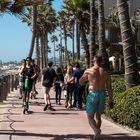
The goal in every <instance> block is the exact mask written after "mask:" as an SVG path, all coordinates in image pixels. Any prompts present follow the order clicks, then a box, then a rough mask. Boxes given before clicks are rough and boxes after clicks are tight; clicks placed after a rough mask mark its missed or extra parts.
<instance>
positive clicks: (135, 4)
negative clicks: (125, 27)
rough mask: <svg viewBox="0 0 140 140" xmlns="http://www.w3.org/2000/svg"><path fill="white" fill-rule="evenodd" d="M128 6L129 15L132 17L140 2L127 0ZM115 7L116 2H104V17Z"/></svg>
mask: <svg viewBox="0 0 140 140" xmlns="http://www.w3.org/2000/svg"><path fill="white" fill-rule="evenodd" d="M128 4H129V15H130V17H132V16H133V15H134V12H135V10H136V9H139V8H140V0H128ZM116 5H117V0H104V6H105V17H106V16H108V15H109V14H110V10H111V8H112V7H114V6H116Z"/></svg>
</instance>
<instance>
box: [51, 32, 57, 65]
mask: <svg viewBox="0 0 140 140" xmlns="http://www.w3.org/2000/svg"><path fill="white" fill-rule="evenodd" d="M51 41H52V42H53V45H54V49H53V51H54V64H55V65H56V60H55V57H56V56H55V50H56V49H55V45H56V44H55V43H56V42H57V41H58V38H57V36H56V35H52V36H51Z"/></svg>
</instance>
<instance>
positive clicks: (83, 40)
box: [80, 24, 90, 68]
mask: <svg viewBox="0 0 140 140" xmlns="http://www.w3.org/2000/svg"><path fill="white" fill-rule="evenodd" d="M80 32H81V43H82V46H83V47H84V50H85V59H86V67H87V68H88V67H89V64H90V53H89V45H88V40H87V37H86V32H85V30H84V28H83V27H82V24H81V25H80Z"/></svg>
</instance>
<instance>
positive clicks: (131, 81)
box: [117, 0, 139, 88]
mask: <svg viewBox="0 0 140 140" xmlns="http://www.w3.org/2000/svg"><path fill="white" fill-rule="evenodd" d="M117 7H118V16H119V21H120V28H121V36H122V43H123V53H124V63H125V83H126V87H127V88H130V87H132V86H136V85H138V83H139V74H138V67H137V58H136V50H135V42H134V37H133V34H132V29H131V24H130V18H129V12H128V4H127V0H117Z"/></svg>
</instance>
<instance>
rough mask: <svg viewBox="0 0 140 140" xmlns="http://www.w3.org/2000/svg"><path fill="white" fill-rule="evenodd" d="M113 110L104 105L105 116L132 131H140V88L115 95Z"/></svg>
mask: <svg viewBox="0 0 140 140" xmlns="http://www.w3.org/2000/svg"><path fill="white" fill-rule="evenodd" d="M114 102H115V105H114V109H109V107H108V105H106V110H105V115H107V116H109V117H110V118H111V119H112V120H114V121H115V122H118V123H120V124H122V125H126V126H128V127H130V128H132V129H136V130H138V129H140V86H136V87H133V88H130V89H128V90H126V91H125V92H122V93H119V94H116V96H115V98H114Z"/></svg>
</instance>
